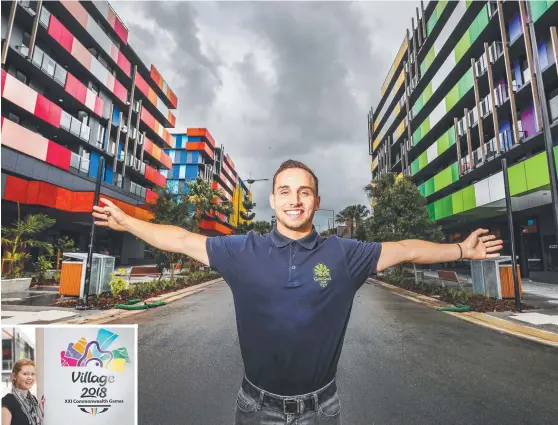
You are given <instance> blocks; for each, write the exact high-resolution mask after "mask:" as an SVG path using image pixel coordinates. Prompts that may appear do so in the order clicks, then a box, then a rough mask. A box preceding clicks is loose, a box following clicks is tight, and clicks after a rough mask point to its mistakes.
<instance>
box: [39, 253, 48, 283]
mask: <svg viewBox="0 0 558 425" xmlns="http://www.w3.org/2000/svg"><path fill="white" fill-rule="evenodd" d="M51 269H52V262H51V261H49V260H48V258H47V257H45V256H44V255H40V256H39V258H37V262H36V263H35V271H36V272H37V280H38V281H39V282H44V281H45V280H46V274H47V272H48V271H49V270H51Z"/></svg>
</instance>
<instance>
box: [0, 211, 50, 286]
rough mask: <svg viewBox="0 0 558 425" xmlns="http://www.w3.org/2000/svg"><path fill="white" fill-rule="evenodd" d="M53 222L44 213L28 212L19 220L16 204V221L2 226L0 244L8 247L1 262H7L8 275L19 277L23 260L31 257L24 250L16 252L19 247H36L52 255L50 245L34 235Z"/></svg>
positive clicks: (24, 248)
mask: <svg viewBox="0 0 558 425" xmlns="http://www.w3.org/2000/svg"><path fill="white" fill-rule="evenodd" d="M54 223H56V220H55V219H53V218H50V217H49V216H47V215H46V214H30V215H28V216H26V217H25V218H24V219H23V220H21V219H20V217H19V206H18V219H17V221H16V222H14V223H13V224H12V227H2V245H4V246H6V247H8V248H9V249H7V250H6V251H5V252H4V256H3V258H2V262H3V263H8V264H9V270H8V273H7V275H8V277H16V278H17V277H20V276H21V271H22V269H23V266H24V263H25V261H27V260H29V259H30V258H31V256H30V255H29V254H28V253H26V252H21V251H19V252H18V250H19V249H22V250H27V249H28V248H32V247H37V248H41V249H42V250H44V251H46V252H47V253H48V254H50V255H52V252H53V248H52V245H51V244H49V243H47V242H43V241H41V240H38V239H35V237H36V236H38V235H39V234H40V233H41V232H43V231H45V230H46V229H48V228H49V227H52V226H53V225H54Z"/></svg>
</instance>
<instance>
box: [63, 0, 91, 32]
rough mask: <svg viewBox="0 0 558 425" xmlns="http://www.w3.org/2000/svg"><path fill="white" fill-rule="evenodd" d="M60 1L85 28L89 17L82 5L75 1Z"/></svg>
mask: <svg viewBox="0 0 558 425" xmlns="http://www.w3.org/2000/svg"><path fill="white" fill-rule="evenodd" d="M60 3H62V4H63V5H64V7H65V8H66V9H67V10H68V12H70V13H71V14H72V16H73V17H74V18H76V20H77V21H78V22H79V23H80V25H81V26H82V27H84V28H87V20H88V19H89V14H88V13H87V11H86V10H85V9H84V8H83V6H82V5H81V4H80V3H79V2H77V1H68V0H60Z"/></svg>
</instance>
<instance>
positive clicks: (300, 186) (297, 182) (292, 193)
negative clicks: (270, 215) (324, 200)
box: [269, 168, 320, 232]
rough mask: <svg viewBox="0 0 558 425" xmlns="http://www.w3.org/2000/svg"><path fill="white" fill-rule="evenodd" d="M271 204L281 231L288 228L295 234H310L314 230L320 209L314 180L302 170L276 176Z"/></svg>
mask: <svg viewBox="0 0 558 425" xmlns="http://www.w3.org/2000/svg"><path fill="white" fill-rule="evenodd" d="M269 203H270V205H271V208H273V210H274V211H275V216H276V217H277V228H278V230H279V231H281V230H282V228H286V229H289V230H291V231H295V232H309V231H310V230H312V219H313V218H314V213H315V212H316V211H317V210H318V209H319V208H320V197H319V196H317V194H316V183H315V181H314V178H313V177H312V175H311V174H310V173H309V172H308V171H306V170H303V169H300V168H289V169H286V170H283V171H281V172H280V173H279V174H277V176H276V179H275V186H274V188H273V193H272V194H271V195H270V197H269ZM283 230H284V229H283Z"/></svg>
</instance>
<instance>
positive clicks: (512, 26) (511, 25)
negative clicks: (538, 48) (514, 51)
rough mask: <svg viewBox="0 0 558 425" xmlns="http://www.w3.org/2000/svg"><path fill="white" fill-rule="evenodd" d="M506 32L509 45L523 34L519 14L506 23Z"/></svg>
mask: <svg viewBox="0 0 558 425" xmlns="http://www.w3.org/2000/svg"><path fill="white" fill-rule="evenodd" d="M508 30H509V32H510V43H511V42H513V41H514V40H515V39H516V38H517V37H519V36H520V35H521V34H522V33H523V31H522V30H521V17H520V15H519V12H517V13H516V15H515V16H514V17H513V19H511V20H510V21H509V22H508Z"/></svg>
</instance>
